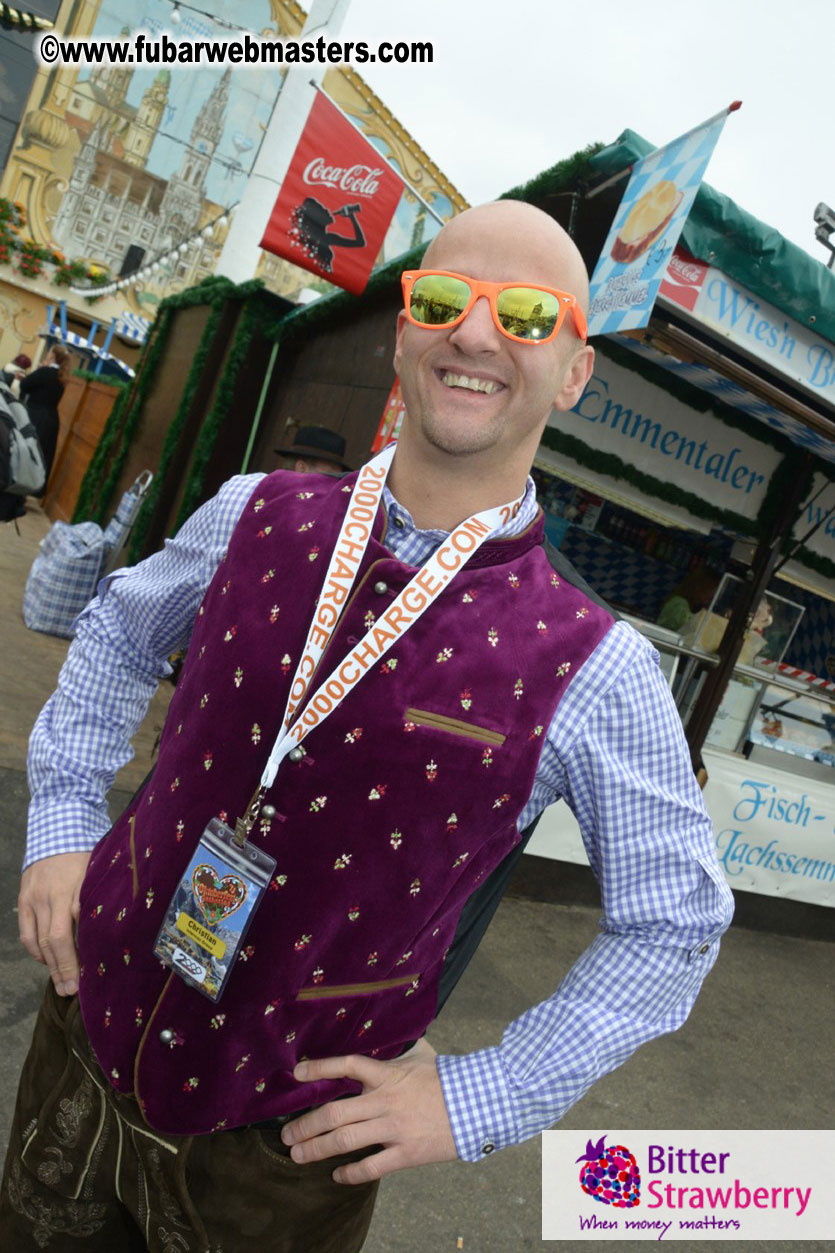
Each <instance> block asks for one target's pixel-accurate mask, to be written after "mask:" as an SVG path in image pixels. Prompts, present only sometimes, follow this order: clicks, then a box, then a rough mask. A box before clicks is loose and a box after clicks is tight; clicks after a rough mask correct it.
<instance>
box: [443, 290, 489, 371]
mask: <svg viewBox="0 0 835 1253" xmlns="http://www.w3.org/2000/svg"><path fill="white" fill-rule="evenodd" d="M501 338H502V337H501V331H500V330H499V329H498V327H497V326H496V323H495V322H494V321H493V315H492V313H491V312H490V302H489V300H488V299H487V297H486V296H479V298H478V300H477V301H476V302H475V304H474V305H473V307H472V309H471V310H470V312H469V313H468V314H467V316H466V317H465V318H464V320H463V322H459V323H458V325H457V326H456V327H453V329H452V330H451V331H450V333H449V342H450V343H451V344H454V345H455V346H456V347H457V348H460V349H461V351H462V352H466V353H469V354H470V355H471V356H472V355H474V354H475V353H479V352H497V351H498V349H499V348H500V347H501Z"/></svg>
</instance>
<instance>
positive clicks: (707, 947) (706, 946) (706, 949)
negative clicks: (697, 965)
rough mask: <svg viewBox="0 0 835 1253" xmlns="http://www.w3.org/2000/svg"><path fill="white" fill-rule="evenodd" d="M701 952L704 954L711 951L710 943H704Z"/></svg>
mask: <svg viewBox="0 0 835 1253" xmlns="http://www.w3.org/2000/svg"><path fill="white" fill-rule="evenodd" d="M699 952H700V953H702V954H704V953H709V952H710V945H709V944H703V945H702V947H701V948H700V949H699Z"/></svg>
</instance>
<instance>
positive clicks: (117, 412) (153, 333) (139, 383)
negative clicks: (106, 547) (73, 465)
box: [72, 310, 172, 525]
mask: <svg viewBox="0 0 835 1253" xmlns="http://www.w3.org/2000/svg"><path fill="white" fill-rule="evenodd" d="M171 317H172V315H171V313H170V311H169V310H161V312H160V314H159V315H158V316H157V318H156V321H155V322H154V324H153V326H152V327H151V330H150V333H149V335H148V339H147V341H146V344H145V348H144V351H143V353H142V357H141V358H140V361H139V366H138V369H137V377H136V379H135V380H134V383H133V386H132V387H125V389H124V390H123V392H122V394H121V395H120V396H119V398H118V400H117V401H116V403H115V405H114V406H113V409H112V411H111V414H110V417H109V418H108V420H107V424H106V425H105V428H104V431H103V432H102V437H101V439H100V440H99V442H98V446H97V448H96V451H95V453H94V454H93V457H92V460H91V461H90V464H89V466H88V467H87V471H86V473H85V475H84V478H83V479H82V480H81V487H80V489H79V493H78V499H77V501H76V504H75V509H74V511H73V515H72V520H73V522H87V521H93V522H98V523H99V525H101V524H102V522H103V520H104V515H105V513H106V511H107V508H108V506H109V504H110V498H111V496H112V495H113V492H114V490H115V488H116V484H117V482H118V480H119V476H120V474H121V472H122V467H123V466H124V464H125V460H126V458H127V455H128V450H129V448H130V441H131V437H132V435H133V433H134V431H135V430H136V427H137V424H138V422H139V419H140V417H141V415H142V410H143V408H144V405H145V401H146V399H147V396H148V392H149V390H150V387H151V384H152V382H153V381H154V377H155V371H156V367H157V365H158V364H159V360H160V357H161V355H162V350H163V348H164V346H165V342H166V339H167V337H168V331H169V329H170V325H171ZM125 413H127V420H125V421H123V418H124V415H125ZM120 439H121V444H120V446H119V447H118V450H117V451H116V454H115V457H113V459H112V461H111V452H112V451H113V450H114V449H115V448H116V445H117V441H118V440H120ZM108 465H109V468H110V469H109V473H108V475H107V478H106V479H105V480H104V481H103V482H102V477H103V475H104V473H105V471H106V469H107V468H108Z"/></svg>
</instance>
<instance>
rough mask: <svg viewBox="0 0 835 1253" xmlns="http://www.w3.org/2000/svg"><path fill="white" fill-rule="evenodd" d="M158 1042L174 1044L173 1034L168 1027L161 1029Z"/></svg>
mask: <svg viewBox="0 0 835 1253" xmlns="http://www.w3.org/2000/svg"><path fill="white" fill-rule="evenodd" d="M159 1042H160V1044H173V1043H174V1032H173V1031H172V1030H171V1028H170V1027H165V1028H163V1030H162V1031H160V1033H159Z"/></svg>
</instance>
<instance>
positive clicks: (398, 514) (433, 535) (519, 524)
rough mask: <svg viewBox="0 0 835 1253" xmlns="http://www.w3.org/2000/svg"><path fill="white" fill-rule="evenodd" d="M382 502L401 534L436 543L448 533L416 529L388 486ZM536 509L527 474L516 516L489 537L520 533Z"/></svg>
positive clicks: (502, 536) (406, 510)
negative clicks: (523, 492)
mask: <svg viewBox="0 0 835 1253" xmlns="http://www.w3.org/2000/svg"><path fill="white" fill-rule="evenodd" d="M383 503H384V505H385V509H386V514H387V515H388V520H389V526H393V527H395V528H396V530H397V531H399V532H400V533H401V534H402V535H405V534H406V533H407V532H409V533H414V534H417V535H420V536H425V537H426V539H427V540H429V539H432V540H434V541H436V542H437V543H440V542H441V541H442V540H444V539H446V537H447V535H449V531H442V530H430V531H420V530H418V528H417V527H416V526H415V521H414V518H413V517H412V515H411V514H410V513H409V510H408V509H406V508H405V506H404V505H401V504H400V502H399V501H397V500H395V498H394V496H393V495H392V493H391V491H390V490H389V488H388V486H386V487H384V488H383ZM536 510H537V504H536V487H535V485H534V481H533V479H532V478H531V477H530V476H528V481H527V483H526V484H525V494H524V496H523V497H522V503H521V505H520V506H519V510H518V512H517V513H516V516H515V517H513V518H511V519H510V521H509V522H506V523H505V524H504V526H501V527H499V529H498V530H497V531H495V532H494V533H493V535H492V536H491V539H510V538H511V536H514V535H521V533H522V531H524V530H525V529H526V528H527V527H529V526H530V524H531V522H533V520H534V518H535V517H536Z"/></svg>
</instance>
